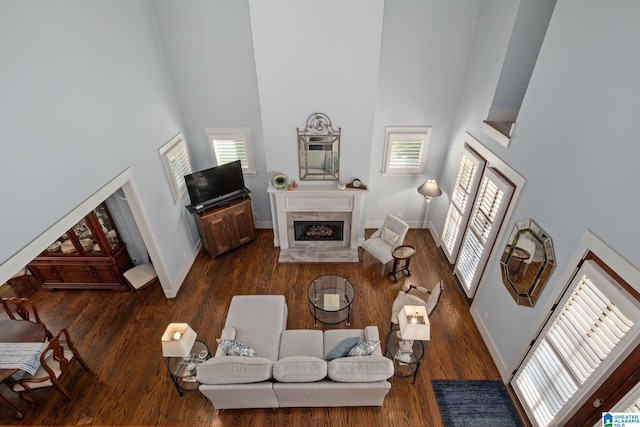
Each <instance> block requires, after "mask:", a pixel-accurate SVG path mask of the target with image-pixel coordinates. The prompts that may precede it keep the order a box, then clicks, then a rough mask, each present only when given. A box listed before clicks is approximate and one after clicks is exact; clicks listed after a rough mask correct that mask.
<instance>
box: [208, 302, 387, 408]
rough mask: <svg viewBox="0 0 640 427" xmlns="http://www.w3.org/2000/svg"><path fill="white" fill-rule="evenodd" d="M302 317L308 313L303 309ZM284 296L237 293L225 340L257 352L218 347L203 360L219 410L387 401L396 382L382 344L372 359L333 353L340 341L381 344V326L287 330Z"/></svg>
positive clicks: (210, 396)
mask: <svg viewBox="0 0 640 427" xmlns="http://www.w3.org/2000/svg"><path fill="white" fill-rule="evenodd" d="M301 314H303V313H301ZM286 326H287V304H286V302H285V299H284V297H283V296H281V295H242V296H234V297H233V299H232V301H231V305H230V306H229V312H228V313H227V319H226V322H225V326H224V329H223V331H222V337H221V338H227V339H235V340H238V341H241V342H242V343H244V344H246V345H249V346H250V347H251V348H252V349H254V350H255V353H256V355H255V357H243V356H227V355H225V353H224V351H223V350H222V348H221V346H218V348H217V350H216V353H215V356H214V357H212V358H211V359H209V360H207V361H206V362H204V363H202V364H201V366H200V367H199V369H198V374H197V379H198V381H199V382H200V392H201V393H202V394H204V395H205V396H206V397H207V398H208V399H209V400H211V402H212V403H213V406H214V408H216V409H237V408H277V407H331V406H381V405H382V403H383V401H384V398H385V396H386V395H387V393H388V392H389V389H390V387H391V384H390V383H389V381H387V379H388V378H390V377H391V376H392V375H393V362H392V361H391V360H389V359H388V358H386V357H384V356H383V355H382V351H381V349H380V346H379V345H378V346H377V348H376V349H375V350H374V351H373V353H372V354H371V355H369V356H353V357H338V358H336V359H333V360H331V361H327V360H326V357H327V354H328V353H329V352H330V351H331V350H332V349H333V348H334V347H335V346H336V345H337V344H338V343H340V342H341V341H343V340H344V339H345V338H349V337H358V338H359V340H360V341H364V340H369V341H379V340H380V337H379V333H378V328H377V327H376V326H367V327H365V328H364V329H333V330H328V331H325V332H323V331H319V330H287V329H286Z"/></svg>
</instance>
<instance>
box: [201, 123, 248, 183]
mask: <svg viewBox="0 0 640 427" xmlns="http://www.w3.org/2000/svg"><path fill="white" fill-rule="evenodd" d="M204 131H205V133H206V134H207V139H208V140H209V142H210V144H211V145H210V146H209V148H210V149H211V158H212V159H213V164H214V165H216V166H220V165H224V164H226V163H229V162H233V161H236V160H240V162H241V163H242V172H243V173H244V174H245V175H255V173H256V168H255V164H254V161H253V147H252V146H251V129H249V128H230V129H212V128H207V129H205V130H204Z"/></svg>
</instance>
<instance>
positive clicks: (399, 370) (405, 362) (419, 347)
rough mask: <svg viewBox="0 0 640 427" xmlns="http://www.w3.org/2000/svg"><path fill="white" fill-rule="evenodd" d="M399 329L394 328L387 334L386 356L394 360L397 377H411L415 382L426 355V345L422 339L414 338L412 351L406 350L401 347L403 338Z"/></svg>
mask: <svg viewBox="0 0 640 427" xmlns="http://www.w3.org/2000/svg"><path fill="white" fill-rule="evenodd" d="M399 332H400V331H399V330H397V329H392V330H391V331H390V332H389V334H387V339H386V340H385V341H386V349H385V356H387V357H389V358H391V359H392V360H393V372H394V375H395V376H397V377H411V376H413V381H412V382H411V384H415V382H416V375H418V369H420V363H421V362H422V358H423V357H424V345H423V344H422V341H418V340H413V345H412V346H411V352H408V351H404V350H405V349H402V348H401V343H402V338H400V336H399Z"/></svg>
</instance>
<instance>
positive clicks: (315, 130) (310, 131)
mask: <svg viewBox="0 0 640 427" xmlns="http://www.w3.org/2000/svg"><path fill="white" fill-rule="evenodd" d="M297 131H298V161H299V162H300V180H301V181H338V179H339V177H340V133H341V129H340V128H338V130H335V129H334V128H333V126H332V125H331V120H330V119H329V117H328V116H327V115H326V114H323V113H314V114H312V115H310V116H309V118H308V119H307V124H306V126H305V128H304V129H303V130H300V129H299V128H298V129H297Z"/></svg>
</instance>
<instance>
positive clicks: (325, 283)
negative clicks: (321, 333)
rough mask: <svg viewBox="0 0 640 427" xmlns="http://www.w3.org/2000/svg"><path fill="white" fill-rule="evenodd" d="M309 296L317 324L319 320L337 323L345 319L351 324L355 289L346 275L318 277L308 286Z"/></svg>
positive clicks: (310, 306)
mask: <svg viewBox="0 0 640 427" xmlns="http://www.w3.org/2000/svg"><path fill="white" fill-rule="evenodd" d="M307 296H308V297H309V310H310V311H311V314H312V315H313V319H314V325H315V326H318V322H321V323H325V324H336V323H341V322H344V321H345V320H346V321H347V323H346V325H347V326H351V313H352V311H353V297H354V296H355V290H354V288H353V285H352V284H351V282H350V281H348V280H347V279H346V278H345V277H342V276H338V275H337V274H325V275H323V276H319V277H316V278H315V279H313V281H312V282H311V283H310V284H309V287H308V288H307Z"/></svg>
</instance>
